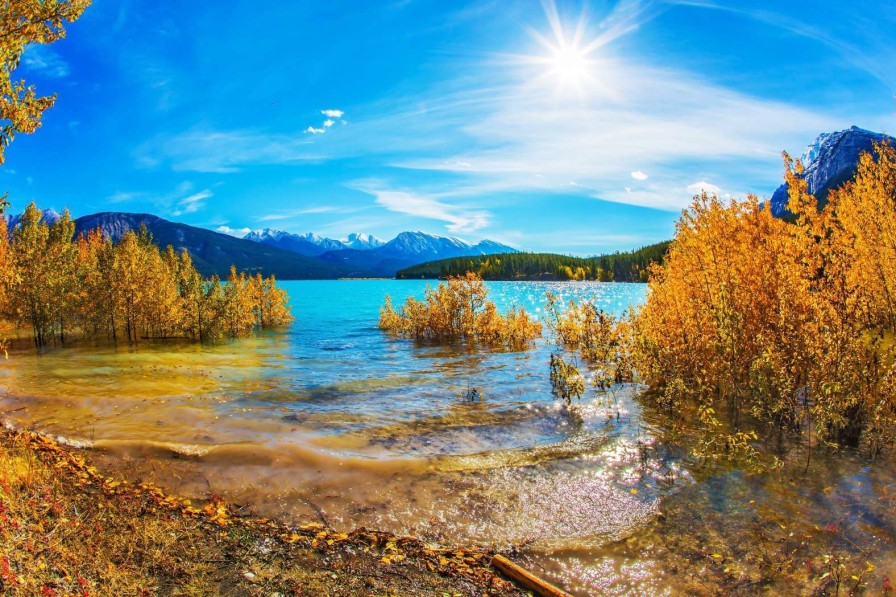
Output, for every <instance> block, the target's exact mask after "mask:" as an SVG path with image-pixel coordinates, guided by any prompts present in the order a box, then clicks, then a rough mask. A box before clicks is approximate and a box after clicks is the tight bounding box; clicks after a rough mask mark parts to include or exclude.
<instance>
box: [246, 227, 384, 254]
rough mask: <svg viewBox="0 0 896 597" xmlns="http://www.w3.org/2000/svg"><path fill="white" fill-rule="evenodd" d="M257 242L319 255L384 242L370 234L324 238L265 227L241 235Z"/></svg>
mask: <svg viewBox="0 0 896 597" xmlns="http://www.w3.org/2000/svg"><path fill="white" fill-rule="evenodd" d="M243 238H244V239H246V240H251V241H254V242H257V243H264V244H266V245H269V246H271V247H277V248H279V249H285V250H287V251H292V252H293V253H298V254H299V255H320V254H322V253H326V252H327V251H341V250H343V249H358V250H362V251H364V250H368V249H375V248H377V247H381V246H383V245H384V244H386V243H385V242H384V241H381V240H380V239H378V238H377V237H375V236H371V235H370V234H358V233H353V234H349V235H348V238H346V239H345V240H335V239H332V238H325V237H323V236H320V235H318V234H314V233H313V232H307V233H305V234H293V233H291V232H285V231H283V230H274V229H271V228H265V229H264V230H253V231H252V232H250V233H249V234H247V235H246V236H244V237H243Z"/></svg>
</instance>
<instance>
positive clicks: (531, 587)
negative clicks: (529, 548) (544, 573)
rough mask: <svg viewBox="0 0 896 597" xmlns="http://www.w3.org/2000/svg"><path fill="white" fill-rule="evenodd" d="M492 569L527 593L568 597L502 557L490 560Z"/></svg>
mask: <svg viewBox="0 0 896 597" xmlns="http://www.w3.org/2000/svg"><path fill="white" fill-rule="evenodd" d="M492 568H494V569H495V570H497V571H498V572H500V573H501V574H503V575H504V576H506V577H507V578H509V579H510V580H512V581H513V582H515V583H516V584H518V585H520V586H521V587H523V588H524V589H526V590H528V591H532V592H533V593H535V594H536V595H540V596H541V597H570V595H569V593H567V592H566V591H561V590H560V589H558V588H557V587H555V586H554V585H552V584H551V583H549V582H547V581H544V580H541V579H540V578H538V577H537V576H535V575H534V574H532V573H531V572H529V571H528V570H526V569H525V568H523V567H521V566H518V565H517V564H514V563H513V562H511V561H510V560H508V559H507V558H505V557H504V556H502V555H496V556H495V557H493V558H492Z"/></svg>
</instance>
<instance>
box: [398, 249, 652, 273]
mask: <svg viewBox="0 0 896 597" xmlns="http://www.w3.org/2000/svg"><path fill="white" fill-rule="evenodd" d="M668 248H669V242H668V241H664V242H661V243H656V244H653V245H648V246H646V247H641V248H640V249H636V250H634V251H627V252H625V253H611V254H608V255H600V256H597V257H571V256H569V255H557V254H555V253H507V254H502V255H477V256H473V257H455V258H453V259H441V260H439V261H430V262H428V263H423V264H420V265H415V266H413V267H409V268H406V269H403V270H401V271H399V272H398V274H396V278H399V279H420V278H426V279H436V278H447V277H448V276H462V275H464V274H466V273H467V272H471V273H475V274H478V275H479V276H481V277H482V279H483V280H599V281H604V282H614V281H615V282H646V281H647V269H648V267H649V266H650V264H651V263H661V262H662V261H663V257H664V256H665V254H666V251H667V250H668Z"/></svg>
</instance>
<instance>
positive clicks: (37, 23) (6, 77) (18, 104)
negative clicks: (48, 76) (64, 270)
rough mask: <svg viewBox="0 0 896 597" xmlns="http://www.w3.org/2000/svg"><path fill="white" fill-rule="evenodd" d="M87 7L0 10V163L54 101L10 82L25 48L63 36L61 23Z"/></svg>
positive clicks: (71, 2) (76, 1) (23, 4)
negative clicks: (6, 152)
mask: <svg viewBox="0 0 896 597" xmlns="http://www.w3.org/2000/svg"><path fill="white" fill-rule="evenodd" d="M88 5H90V0H8V1H7V2H4V3H3V6H2V8H0V164H2V163H3V161H4V154H5V150H6V147H7V146H8V145H9V144H10V143H11V142H12V140H13V138H14V137H15V135H16V134H17V133H26V134H29V133H33V132H34V131H35V130H37V128H38V127H39V126H40V124H41V122H40V121H41V116H42V115H43V113H44V112H45V111H46V110H47V109H49V108H50V107H52V106H53V104H54V103H55V101H56V96H55V95H50V96H38V94H37V90H36V89H35V88H34V86H29V85H27V84H26V83H25V81H22V80H19V81H15V80H14V79H13V72H14V71H15V70H16V69H17V68H18V66H19V62H20V61H21V59H22V53H23V52H24V51H25V47H26V46H27V45H29V44H34V43H36V44H48V43H53V42H54V41H57V40H59V39H61V38H63V37H65V23H66V22H68V23H71V22H74V21H75V20H77V19H78V18H79V17H80V16H81V13H83V12H84V9H85V8H87V6H88ZM3 203H4V201H0V204H3ZM0 211H2V209H0Z"/></svg>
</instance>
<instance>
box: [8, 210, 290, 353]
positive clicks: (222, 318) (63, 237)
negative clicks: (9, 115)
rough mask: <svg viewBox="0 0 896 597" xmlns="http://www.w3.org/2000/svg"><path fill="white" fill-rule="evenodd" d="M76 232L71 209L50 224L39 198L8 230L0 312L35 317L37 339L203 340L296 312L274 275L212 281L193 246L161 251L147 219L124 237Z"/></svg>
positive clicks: (25, 319)
mask: <svg viewBox="0 0 896 597" xmlns="http://www.w3.org/2000/svg"><path fill="white" fill-rule="evenodd" d="M0 222H2V221H0ZM4 231H5V222H4V223H0V233H2V232H4ZM73 234H74V222H73V221H72V219H71V217H70V216H69V214H68V212H66V213H64V214H63V215H62V217H61V218H60V220H59V221H58V222H56V223H55V224H53V225H51V226H50V225H47V223H46V222H44V221H43V220H42V216H41V212H40V211H39V210H38V209H37V207H36V206H35V205H34V204H31V205H29V206H28V208H27V209H26V210H25V212H24V214H23V215H22V219H21V222H20V223H19V225H17V226H16V228H15V230H13V233H12V238H11V240H9V237H8V235H7V234H0V266H4V267H3V269H2V273H0V319H7V320H10V321H13V322H15V323H17V324H19V325H22V324H28V325H30V326H31V329H32V331H33V334H34V341H35V344H36V345H37V346H39V347H40V346H44V345H46V344H48V343H50V342H57V341H58V342H60V343H64V342H65V341H66V339H67V338H68V337H70V336H71V335H73V334H76V335H80V336H81V337H85V338H103V337H107V338H110V339H112V340H117V339H119V338H120V337H122V336H123V337H124V338H126V339H127V341H128V342H138V341H140V340H141V339H152V338H186V337H188V338H192V339H195V340H200V341H202V340H208V339H213V338H221V337H238V336H243V335H246V334H248V333H250V332H251V331H252V330H253V329H254V328H256V327H268V326H274V325H282V324H285V323H288V322H289V321H291V320H292V315H291V314H290V311H289V307H288V305H287V296H286V293H285V292H284V291H283V290H282V289H281V288H278V287H277V285H276V282H275V280H274V278H273V277H271V278H269V279H266V280H265V279H262V277H261V275H256V276H254V277H247V276H246V275H245V274H243V273H238V272H237V271H236V270H235V269H234V268H231V272H230V276H229V277H228V280H227V283H226V284H222V283H221V281H220V280H219V279H218V278H217V277H216V276H215V277H212V278H211V279H205V278H203V277H202V276H201V275H200V274H199V273H198V272H197V271H196V269H195V268H194V267H193V263H192V260H191V259H190V256H189V254H188V253H186V252H183V253H182V254H181V255H179V256H178V255H177V254H176V253H175V252H174V249H173V248H171V247H170V246H169V247H168V248H167V249H166V250H165V251H164V252H160V251H159V249H158V248H157V247H156V246H155V245H154V244H153V242H152V236H151V235H150V234H149V232H148V231H147V230H146V228H145V227H141V229H140V230H139V231H138V232H133V231H129V232H127V233H125V234H124V236H122V238H121V240H120V241H119V242H118V243H117V244H113V243H112V242H111V241H109V240H108V239H106V238H105V237H104V236H103V234H102V233H101V232H100V231H99V230H94V231H91V232H89V233H87V234H86V235H81V236H80V237H79V238H78V239H77V240H75V241H73V240H72V236H73Z"/></svg>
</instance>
